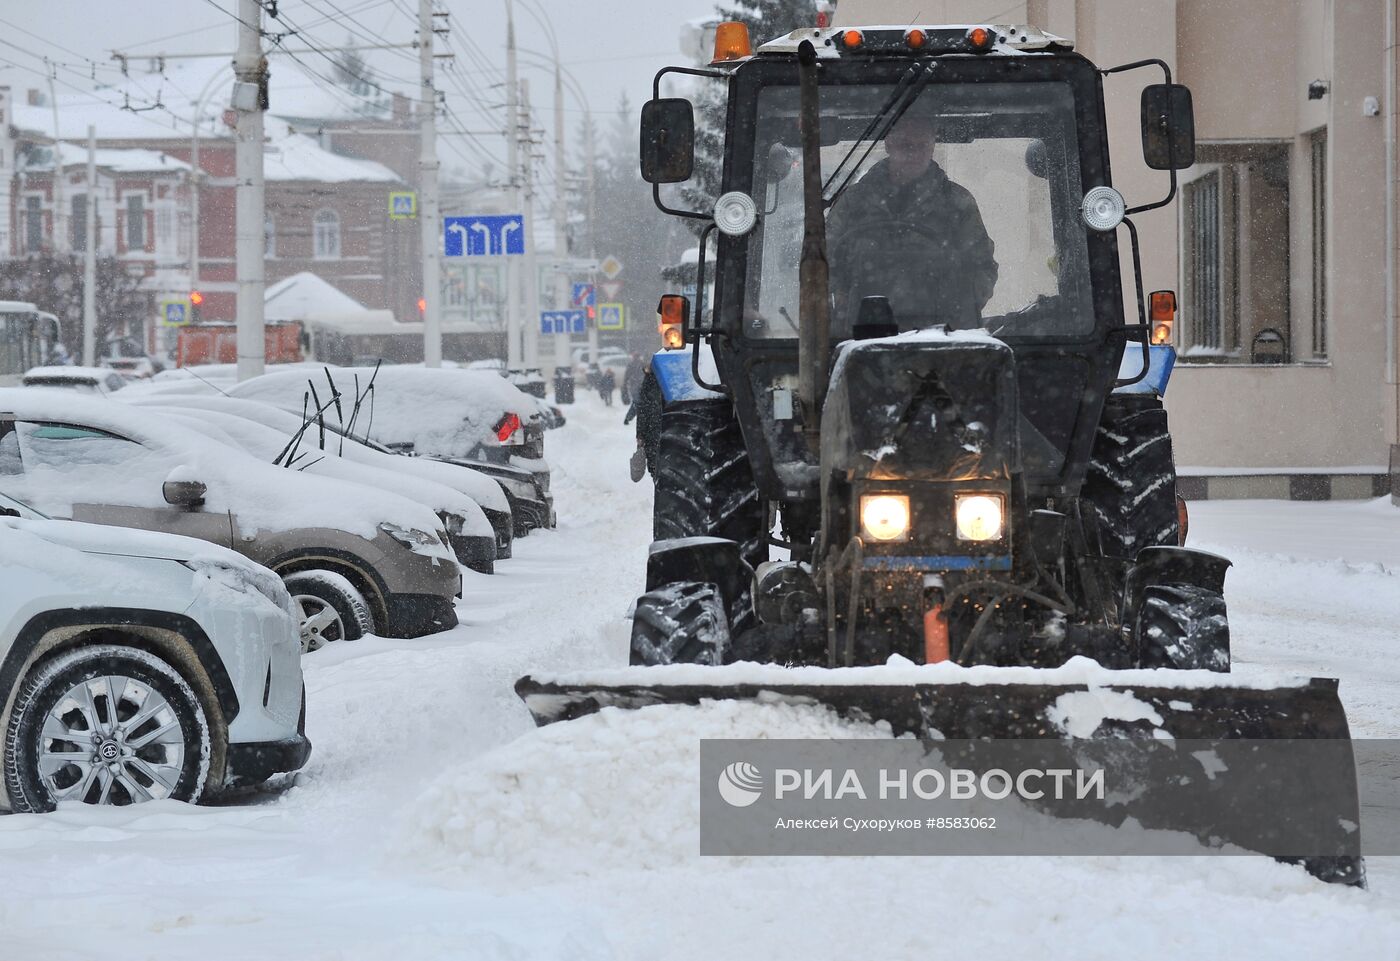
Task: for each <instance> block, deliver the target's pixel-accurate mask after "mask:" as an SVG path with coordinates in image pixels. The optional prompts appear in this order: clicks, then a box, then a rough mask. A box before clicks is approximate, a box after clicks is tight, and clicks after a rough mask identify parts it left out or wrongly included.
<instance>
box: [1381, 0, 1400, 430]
mask: <svg viewBox="0 0 1400 961" xmlns="http://www.w3.org/2000/svg"><path fill="white" fill-rule="evenodd" d="M1395 4H1396V0H1385V97H1386V102H1385V312H1386V317H1385V321H1386V322H1385V380H1386V383H1388V384H1394V383H1396V370H1395V367H1396V357H1395V334H1396V330H1395V323H1396V313H1397V312H1396V309H1395V308H1396V304H1395V106H1396V105H1395V55H1396V50H1395ZM1396 399H1397V403H1400V392H1397V395H1396ZM1397 414H1400V410H1397ZM1396 439H1397V441H1400V437H1397V438H1396Z"/></svg>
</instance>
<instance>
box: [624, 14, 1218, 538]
mask: <svg viewBox="0 0 1400 961" xmlns="http://www.w3.org/2000/svg"><path fill="white" fill-rule="evenodd" d="M732 26H737V25H732ZM803 44H810V46H811V48H812V50H813V52H814V54H815V65H814V71H813V72H814V73H815V78H816V84H817V89H816V102H817V112H816V123H815V124H814V126H816V127H817V128H818V130H817V150H816V152H815V157H816V163H817V166H818V167H819V171H818V176H817V178H816V179H817V180H819V182H820V202H819V206H820V210H821V213H822V219H823V221H824V223H823V225H822V226H823V227H824V232H825V261H826V266H827V276H828V284H827V286H828V294H827V298H826V300H827V304H828V306H827V310H828V312H829V316H828V318H827V321H826V324H825V327H826V337H825V338H824V340H825V341H826V342H825V344H824V345H823V349H822V350H821V353H822V356H821V357H820V358H812V359H811V360H810V363H811V364H812V365H813V366H814V367H818V368H822V370H821V372H820V373H816V372H814V373H813V375H812V378H811V380H812V382H813V383H814V384H817V385H819V386H818V389H817V390H816V391H815V392H814V393H813V396H810V397H802V396H800V391H799V390H798V379H799V378H800V370H799V357H798V355H799V341H800V336H799V327H800V321H799V317H800V314H801V312H802V311H801V308H800V301H801V294H802V290H803V286H804V285H803V283H802V279H801V267H800V261H801V257H802V251H803V243H804V233H805V216H806V203H805V199H806V198H805V192H804V178H805V177H806V170H805V158H804V151H803V149H802V148H803V144H802V130H801V127H802V124H801V113H802V103H801V96H800V92H799V91H800V86H801V83H800V75H801V71H802V68H801V65H800V64H799V49H800V48H801V47H802V45H803ZM1153 65H1155V64H1153ZM1144 66H1145V65H1144ZM713 68H714V69H712V70H711V71H708V72H707V71H681V72H683V73H691V72H698V73H705V74H707V75H709V76H719V77H722V79H723V80H724V81H725V82H726V83H727V84H728V87H729V97H728V112H727V117H726V121H725V139H724V158H725V159H724V180H723V187H722V189H723V194H722V196H721V197H720V198H719V200H718V202H717V203H716V205H715V208H714V210H713V211H712V212H705V213H704V214H701V216H704V217H706V218H711V217H712V218H713V220H712V224H713V226H711V227H710V228H709V229H707V231H706V234H707V239H708V237H709V236H714V235H717V237H716V239H717V244H716V245H715V262H714V263H713V264H712V265H711V268H710V269H711V270H712V271H713V272H714V275H715V281H716V284H715V295H714V299H715V302H714V303H713V304H703V303H702V304H697V305H695V306H696V310H695V313H694V317H693V319H690V320H688V322H687V324H686V330H685V333H686V337H685V340H686V341H687V342H691V343H693V342H694V341H695V339H696V338H697V337H701V336H708V337H709V338H710V340H711V344H712V346H713V350H714V356H715V361H716V364H717V369H718V372H719V377H720V381H721V383H720V384H716V385H713V386H716V387H722V388H723V389H724V390H725V391H727V392H729V393H730V394H731V395H732V396H733V398H734V402H735V406H736V408H737V409H739V410H743V411H752V414H753V418H752V420H751V421H749V422H746V423H745V425H744V426H745V433H746V437H748V438H749V446H750V450H751V452H752V454H753V461H754V470H755V474H756V477H757V480H758V485H759V487H760V490H761V491H762V493H763V494H764V496H765V497H766V498H767V499H769V500H771V501H775V502H787V503H797V502H801V501H803V500H806V499H810V498H815V497H817V496H819V486H820V470H819V469H814V468H816V467H817V458H818V452H817V445H816V444H814V443H811V442H810V441H809V442H804V440H803V436H802V435H803V433H804V431H806V432H808V433H809V434H811V435H815V431H814V430H813V426H814V425H813V421H814V420H815V418H816V417H817V416H818V415H819V413H820V412H819V410H814V409H813V408H814V407H820V405H821V404H822V403H823V402H824V390H823V389H822V388H823V387H824V386H825V385H826V382H827V379H826V376H825V373H826V369H827V368H829V365H830V364H831V362H832V359H833V356H834V354H833V348H834V347H835V346H836V345H839V344H841V343H842V342H844V341H849V340H853V339H856V340H859V339H867V338H870V337H877V336H888V335H891V334H898V333H901V332H909V331H917V330H927V329H929V328H934V327H940V328H943V329H946V330H949V331H964V330H980V331H985V332H987V333H989V334H991V335H992V336H993V337H995V338H997V339H998V340H1000V341H1002V342H1004V343H1005V344H1007V345H1009V346H1010V347H1011V348H1012V350H1013V351H1014V352H1015V355H1016V381H1017V383H1018V385H1019V397H1020V400H1019V411H1018V421H1019V434H1020V437H1019V444H1020V456H1021V461H1020V463H1019V464H1018V472H1020V473H1022V474H1023V476H1024V478H1025V483H1026V484H1027V486H1028V488H1029V489H1030V490H1031V491H1033V492H1035V493H1037V494H1042V493H1043V494H1045V495H1047V496H1055V495H1058V494H1064V493H1066V492H1072V491H1075V490H1077V489H1078V488H1079V486H1080V485H1081V484H1082V483H1083V480H1084V470H1083V468H1084V466H1085V463H1086V461H1087V456H1088V452H1089V447H1090V445H1091V443H1092V437H1093V432H1094V428H1095V426H1096V425H1097V423H1098V419H1099V415H1100V411H1101V408H1102V406H1103V403H1104V400H1105V398H1106V397H1107V396H1108V394H1109V393H1110V392H1111V391H1112V390H1113V389H1114V388H1115V387H1120V386H1123V385H1122V384H1121V383H1119V367H1120V359H1121V357H1122V356H1123V353H1124V349H1125V347H1126V346H1128V344H1129V340H1130V338H1133V339H1135V340H1136V341H1137V342H1140V343H1133V348H1134V350H1135V351H1138V352H1139V353H1140V352H1142V351H1143V350H1144V349H1145V348H1146V341H1147V339H1148V337H1147V332H1146V327H1145V320H1146V318H1145V316H1142V317H1139V318H1137V320H1138V321H1139V323H1138V324H1130V322H1129V318H1125V316H1124V310H1123V301H1122V297H1121V295H1120V293H1119V292H1120V290H1121V278H1120V276H1119V266H1118V264H1119V259H1118V244H1117V235H1116V228H1117V227H1118V226H1119V223H1120V222H1121V221H1122V219H1123V214H1124V212H1125V210H1124V207H1125V205H1124V203H1123V200H1122V197H1121V196H1119V195H1118V193H1117V192H1116V191H1115V190H1113V188H1112V186H1111V179H1110V176H1109V168H1108V140H1107V135H1106V130H1105V121H1104V111H1103V89H1102V77H1103V75H1102V72H1101V71H1099V70H1098V69H1097V68H1095V67H1094V65H1093V64H1091V63H1090V62H1089V61H1088V60H1086V59H1084V58H1083V57H1081V56H1079V55H1077V54H1075V53H1074V52H1073V49H1072V45H1071V44H1070V43H1069V41H1066V40H1064V39H1062V38H1059V37H1055V36H1052V35H1049V34H1045V33H1042V32H1040V31H1038V30H1035V29H1032V28H1029V27H1008V26H988V27H974V28H972V29H967V28H940V27H908V28H906V27H869V28H863V29H852V28H846V29H808V30H798V31H794V32H793V33H792V34H790V35H789V36H787V37H783V38H780V39H778V40H774V41H772V42H769V43H766V44H764V45H762V46H761V47H759V48H758V50H757V52H756V53H752V54H750V53H748V52H747V50H746V48H745V47H744V45H743V38H742V36H740V35H738V34H737V32H735V31H732V29H731V31H730V32H728V33H726V32H725V31H724V30H722V31H721V35H720V36H719V37H718V39H717V47H716V63H715V64H714V65H713ZM664 73H665V71H663V74H664ZM1169 79H1170V78H1169V77H1168V81H1169ZM659 81H660V75H658V85H657V91H656V92H657V93H659V92H660V89H659ZM1173 104H1174V105H1175V106H1176V108H1177V109H1176V111H1175V113H1173V112H1172V110H1170V109H1164V106H1163V105H1166V106H1171V105H1173ZM1149 107H1150V108H1151V109H1150V110H1148V109H1147V108H1149ZM1183 107H1184V109H1182V108H1183ZM1144 108H1145V112H1144V117H1147V118H1150V119H1149V120H1147V121H1145V125H1144V138H1145V141H1144V142H1145V144H1146V145H1147V149H1148V151H1149V158H1148V159H1149V161H1154V165H1157V166H1161V165H1163V164H1162V163H1161V160H1162V158H1161V157H1156V156H1151V154H1152V153H1153V152H1154V151H1155V152H1156V153H1160V152H1161V148H1160V146H1159V144H1158V141H1160V140H1162V138H1163V129H1164V127H1165V128H1169V132H1171V133H1172V134H1173V136H1174V137H1175V141H1176V142H1174V145H1173V146H1174V149H1175V154H1176V155H1175V157H1171V156H1169V157H1167V158H1166V159H1167V160H1168V161H1171V163H1170V164H1167V166H1183V165H1184V164H1182V163H1181V161H1182V160H1183V158H1185V157H1187V156H1188V155H1190V154H1191V153H1193V151H1192V150H1191V149H1190V148H1189V144H1188V143H1187V141H1188V140H1189V139H1190V136H1191V131H1190V127H1191V124H1190V117H1189V94H1186V93H1185V90H1184V88H1181V87H1174V86H1171V85H1170V83H1169V82H1168V83H1167V84H1158V85H1154V86H1152V87H1149V88H1148V90H1147V91H1146V92H1145V94H1144ZM643 127H644V129H643V167H644V175H647V176H648V179H651V180H652V181H653V182H654V183H657V188H656V190H657V194H656V195H657V200H658V203H660V204H661V205H662V207H663V209H666V210H668V212H671V213H680V214H682V215H686V214H690V213H692V212H690V211H684V210H678V209H676V208H674V207H671V206H669V205H668V204H667V203H665V202H664V201H663V200H662V197H663V194H662V193H661V187H660V184H661V183H662V182H669V181H675V180H678V179H688V178H689V177H690V175H691V172H692V171H691V166H690V164H689V163H688V162H687V161H688V160H689V158H690V151H691V146H690V139H689V138H688V137H687V134H686V132H687V130H689V129H691V128H692V127H693V118H692V115H691V109H690V105H689V103H688V102H687V101H684V100H675V99H670V100H661V99H657V100H653V101H652V103H650V104H648V108H647V110H646V112H645V115H644V121H643ZM648 166H650V170H648V169H647V168H648ZM682 174H683V175H684V176H682ZM1153 206H1156V205H1153ZM1144 209H1145V208H1144ZM1130 229H1131V228H1130ZM701 250H702V253H708V245H707V244H705V243H702V245H701ZM702 267H703V265H702ZM1140 286H1141V283H1140V281H1139V288H1140ZM697 289H702V288H697ZM1164 350H1170V348H1164ZM1134 363H1135V364H1136V366H1137V368H1138V369H1139V370H1144V371H1145V370H1147V369H1149V366H1150V365H1147V364H1143V363H1142V362H1141V360H1139V359H1138V358H1137V357H1134ZM1158 367H1159V368H1160V367H1161V364H1160V362H1159V363H1158ZM702 380H703V379H702ZM760 431H761V437H760V436H751V435H756V434H758V432H760ZM794 513H800V509H799V510H798V511H796V512H794Z"/></svg>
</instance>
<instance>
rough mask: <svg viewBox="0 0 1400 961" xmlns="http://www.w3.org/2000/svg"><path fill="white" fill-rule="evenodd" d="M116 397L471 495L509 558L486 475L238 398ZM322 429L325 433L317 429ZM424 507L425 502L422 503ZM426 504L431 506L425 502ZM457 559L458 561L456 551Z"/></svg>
mask: <svg viewBox="0 0 1400 961" xmlns="http://www.w3.org/2000/svg"><path fill="white" fill-rule="evenodd" d="M119 399H121V400H124V401H127V402H128V403H131V404H132V405H134V406H137V407H157V408H165V409H167V410H170V411H173V412H178V413H184V414H196V416H197V412H199V411H213V412H217V413H222V414H226V415H230V416H233V417H238V418H241V419H242V420H245V421H248V422H250V423H253V424H259V425H261V426H263V427H265V428H269V429H271V430H274V431H277V432H278V434H280V435H281V436H282V438H283V444H285V443H287V441H289V440H290V439H291V438H292V437H294V436H296V435H298V434H300V435H301V440H300V443H299V447H300V449H301V450H309V451H317V452H319V453H324V454H326V455H327V456H334V457H337V458H341V459H343V460H347V461H351V462H353V463H356V464H363V465H365V466H366V467H371V468H376V469H378V470H380V471H389V472H391V473H392V474H394V475H395V476H396V478H403V477H405V476H406V477H409V478H416V479H419V480H423V481H429V482H432V483H433V484H440V485H444V486H446V487H449V488H451V489H453V490H455V491H457V492H459V493H461V494H464V495H466V496H467V497H470V498H471V499H472V500H473V501H475V502H476V503H477V505H478V506H479V507H480V508H481V510H482V512H483V513H484V514H485V515H486V520H487V521H488V522H489V523H490V525H491V529H492V531H493V532H494V534H495V539H496V558H497V560H504V559H506V558H508V557H510V556H511V552H512V550H513V540H514V537H513V534H512V527H511V505H510V499H509V497H508V496H507V494H506V491H505V489H504V486H503V485H502V484H501V483H500V482H498V481H496V480H493V479H492V478H490V477H487V476H485V475H484V474H482V473H481V472H480V471H479V470H474V469H473V468H471V467H457V466H454V465H451V464H445V463H442V462H441V461H435V460H430V459H428V458H423V457H403V456H401V455H398V454H395V453H394V452H393V451H390V450H388V449H386V448H382V447H379V446H377V445H372V444H370V443H368V442H366V441H363V440H354V439H352V438H348V437H345V436H344V435H343V434H339V433H336V432H335V430H334V427H335V423H334V421H333V420H332V421H330V422H327V423H315V424H313V425H312V426H311V427H310V428H309V429H307V430H305V431H303V430H302V427H303V425H304V424H305V423H306V422H305V421H303V420H302V419H301V418H300V417H298V416H297V415H295V414H290V413H288V412H287V411H284V410H281V409H279V408H277V407H273V406H271V405H269V404H260V403H258V402H256V401H251V400H239V399H238V398H236V397H225V396H223V395H222V394H214V395H208V396H205V395H182V396H178V397H171V396H168V395H165V394H147V393H140V392H137V391H129V392H128V393H127V394H126V395H123V396H122V397H121V398H119ZM322 426H324V427H325V428H326V429H325V430H324V431H322V430H321V427H322ZM279 449H280V448H279ZM274 453H275V452H274ZM311 469H313V468H308V470H311ZM396 482H397V481H396ZM402 493H405V494H408V491H407V490H405V491H402ZM409 496H412V497H413V498H414V499H415V500H423V498H422V497H420V496H418V495H412V494H411V495H409ZM425 503H428V502H427V501H425ZM444 503H446V502H444ZM429 506H436V505H434V504H429ZM443 523H444V525H447V526H448V532H447V533H448V537H449V538H452V540H453V545H454V548H455V547H456V545H457V540H456V537H455V535H454V534H453V532H452V528H451V525H450V524H448V522H447V521H444V522H443ZM458 559H459V560H460V559H461V555H460V553H459V555H458ZM464 563H465V562H464ZM468 566H471V565H468Z"/></svg>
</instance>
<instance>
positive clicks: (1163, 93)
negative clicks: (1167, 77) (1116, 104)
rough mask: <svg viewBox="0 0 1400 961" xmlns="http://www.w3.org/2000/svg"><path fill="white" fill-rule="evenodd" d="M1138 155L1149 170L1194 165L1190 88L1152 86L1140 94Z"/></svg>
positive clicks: (1162, 85)
mask: <svg viewBox="0 0 1400 961" xmlns="http://www.w3.org/2000/svg"><path fill="white" fill-rule="evenodd" d="M1142 156H1143V159H1144V160H1146V161H1147V166H1149V167H1151V168H1152V169H1153V170H1185V169H1186V168H1187V167H1189V166H1191V165H1192V164H1194V163H1195V162H1196V113H1195V108H1194V107H1193V106H1192V102H1191V89H1190V88H1189V87H1185V86H1182V85H1181V84H1179V83H1154V84H1152V85H1150V86H1148V87H1145V88H1143V91H1142Z"/></svg>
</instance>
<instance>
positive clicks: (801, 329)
mask: <svg viewBox="0 0 1400 961" xmlns="http://www.w3.org/2000/svg"><path fill="white" fill-rule="evenodd" d="M797 75H798V96H799V98H800V99H799V112H798V129H799V131H800V133H801V137H802V219H803V225H802V259H801V261H800V265H799V267H798V282H799V284H800V285H801V294H800V298H799V300H798V305H797V311H798V312H797V370H798V375H797V396H798V399H799V400H800V401H801V404H802V435H803V437H805V438H806V440H807V447H808V449H809V450H811V451H812V453H813V454H814V455H816V456H818V457H819V456H821V431H822V425H821V408H822V402H823V401H824V400H825V399H826V367H827V360H828V356H829V355H830V353H831V276H830V271H829V267H828V265H827V260H826V213H825V210H824V209H823V204H822V169H821V167H822V164H821V143H822V138H821V105H820V102H819V100H818V96H817V49H816V47H814V46H812V43H811V41H810V40H804V41H802V43H801V44H800V45H798V48H797Z"/></svg>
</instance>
